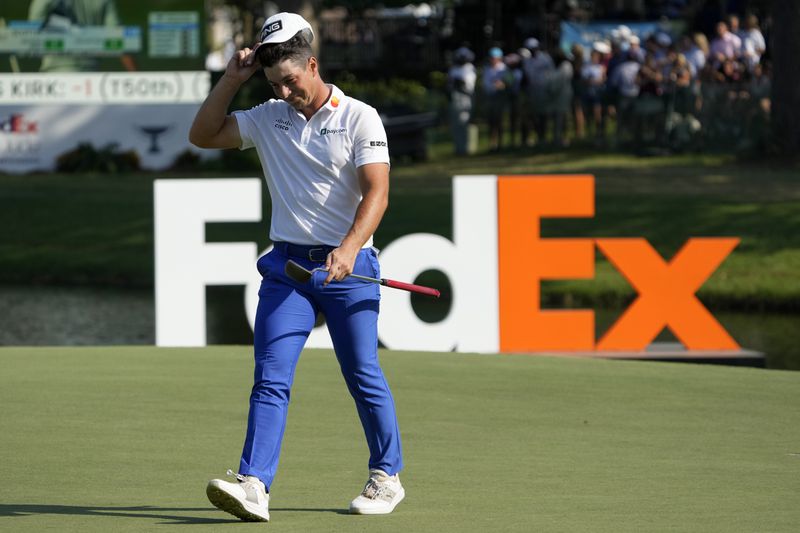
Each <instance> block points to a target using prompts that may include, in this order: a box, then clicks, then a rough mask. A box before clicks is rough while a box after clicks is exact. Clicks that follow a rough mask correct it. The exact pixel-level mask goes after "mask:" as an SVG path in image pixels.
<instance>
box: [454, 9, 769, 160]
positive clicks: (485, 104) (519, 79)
mask: <svg viewBox="0 0 800 533" xmlns="http://www.w3.org/2000/svg"><path fill="white" fill-rule="evenodd" d="M710 37H711V38H710V39H709V36H706V35H705V34H703V33H687V34H684V35H680V36H678V37H677V38H674V37H673V36H672V35H670V34H669V33H668V32H666V31H655V32H653V33H651V34H647V35H641V36H639V35H636V34H635V33H634V32H633V31H632V30H631V29H630V28H628V27H627V26H624V25H621V26H619V27H617V28H616V29H615V30H613V31H612V32H611V34H610V36H609V38H608V39H604V40H599V41H596V42H594V43H592V44H591V46H582V45H581V44H577V43H576V44H573V45H572V47H571V48H570V49H569V51H567V50H564V49H562V48H561V47H558V48H556V49H554V50H551V51H547V50H544V49H543V48H542V47H541V46H540V43H539V41H538V40H537V39H536V38H534V37H530V38H528V39H526V40H525V41H524V42H523V43H522V44H523V46H522V47H521V48H519V49H517V50H515V51H514V52H510V53H505V52H504V51H503V50H502V49H500V48H499V47H493V48H491V49H490V50H489V53H488V58H487V59H486V61H485V62H484V64H483V66H482V68H480V69H477V70H476V68H475V66H474V64H473V62H474V61H475V56H474V54H473V53H472V52H471V51H470V50H469V49H467V48H463V47H462V48H459V49H458V50H456V52H455V53H454V65H453V67H452V68H451V70H450V72H449V73H448V89H449V92H450V96H451V98H450V105H451V112H450V120H451V128H452V131H453V135H454V140H455V144H456V152H457V153H459V154H463V153H466V150H467V148H466V144H465V143H466V139H467V130H468V128H469V127H470V123H471V122H475V120H476V119H478V118H483V119H485V123H486V125H487V127H488V133H489V148H490V150H492V151H498V150H502V149H503V148H506V147H516V148H519V147H529V146H535V145H537V144H540V145H541V144H545V145H552V146H557V147H564V146H567V145H569V144H570V142H572V141H573V140H580V141H589V142H592V143H594V144H596V145H597V146H607V145H612V146H619V147H625V146H631V147H636V148H643V147H660V148H667V149H670V150H682V149H693V148H699V147H700V146H703V145H704V144H706V145H707V144H710V143H718V144H720V145H722V146H726V147H729V148H734V149H736V148H741V147H743V146H745V145H746V144H747V143H749V142H754V141H753V140H754V139H758V138H759V135H760V134H762V133H763V132H764V131H766V121H767V118H768V116H769V105H770V100H769V97H770V72H769V62H768V61H766V60H765V53H766V52H767V44H766V41H765V39H764V36H763V34H762V32H761V30H760V28H759V21H758V19H757V18H756V17H755V16H753V15H748V16H747V17H746V18H745V20H744V24H743V27H742V26H740V21H739V18H738V17H737V16H735V15H732V16H729V17H728V18H727V19H726V20H725V21H720V22H719V23H718V24H717V25H716V34H715V35H713V36H710ZM481 115H482V117H481ZM504 143H505V144H504Z"/></svg>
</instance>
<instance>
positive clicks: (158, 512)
mask: <svg viewBox="0 0 800 533" xmlns="http://www.w3.org/2000/svg"><path fill="white" fill-rule="evenodd" d="M207 511H215V509H214V508H213V507H195V508H188V507H153V506H150V505H141V506H136V507H99V506H81V505H45V504H13V503H11V504H8V503H5V504H0V517H8V516H28V515H41V514H52V515H73V516H116V517H124V518H148V519H155V520H165V521H167V523H170V524H225V523H232V522H240V521H241V520H238V519H236V518H227V515H225V516H226V518H206V517H198V516H182V515H179V514H172V513H175V512H177V513H196V512H207ZM270 511H284V512H303V513H309V512H311V513H337V514H349V513H348V512H347V511H346V510H343V509H304V508H283V509H270Z"/></svg>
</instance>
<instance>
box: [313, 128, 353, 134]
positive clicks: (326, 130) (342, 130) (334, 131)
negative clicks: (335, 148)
mask: <svg viewBox="0 0 800 533" xmlns="http://www.w3.org/2000/svg"><path fill="white" fill-rule="evenodd" d="M341 133H347V128H322V129H321V130H319V134H320V135H338V134H341Z"/></svg>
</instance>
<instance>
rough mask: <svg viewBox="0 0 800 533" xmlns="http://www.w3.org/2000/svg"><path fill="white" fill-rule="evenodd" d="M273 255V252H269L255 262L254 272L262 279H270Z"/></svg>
mask: <svg viewBox="0 0 800 533" xmlns="http://www.w3.org/2000/svg"><path fill="white" fill-rule="evenodd" d="M274 253H275V250H271V251H270V252H269V253H267V254H264V255H262V256H261V257H259V258H258V261H256V270H258V273H259V274H261V277H262V278H264V279H269V277H270V270H271V266H270V265H271V264H272V256H273V254H274Z"/></svg>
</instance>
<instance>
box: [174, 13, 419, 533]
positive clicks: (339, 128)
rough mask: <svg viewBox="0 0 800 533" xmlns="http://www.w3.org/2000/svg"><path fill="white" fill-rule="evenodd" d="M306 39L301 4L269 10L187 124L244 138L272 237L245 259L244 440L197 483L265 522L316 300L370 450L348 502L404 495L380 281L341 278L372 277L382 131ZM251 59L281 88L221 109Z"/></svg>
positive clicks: (205, 144) (381, 206)
mask: <svg viewBox="0 0 800 533" xmlns="http://www.w3.org/2000/svg"><path fill="white" fill-rule="evenodd" d="M313 38H314V34H313V31H312V29H311V26H310V25H309V24H308V22H307V21H306V20H305V19H303V18H302V17H301V16H299V15H296V14H293V13H278V14H277V15H273V16H272V17H269V18H268V19H267V20H266V22H265V23H264V26H263V27H262V29H261V33H260V41H259V43H258V44H257V45H255V47H254V48H253V49H252V50H251V49H249V48H245V49H243V50H240V51H238V52H237V53H236V55H235V56H234V57H233V58H232V59H231V61H230V62H229V63H228V65H227V67H226V70H225V73H224V75H223V76H222V78H221V79H220V80H219V82H218V83H217V84H216V86H215V87H214V88H213V90H212V91H211V92H210V93H209V95H208V97H207V98H206V100H205V102H204V103H203V104H202V105H201V107H200V109H199V111H198V113H197V116H196V118H195V120H194V123H193V124H192V127H191V130H190V133H189V140H190V141H191V142H192V143H194V144H195V145H197V146H199V147H202V148H239V149H247V148H255V149H256V150H257V152H258V156H259V159H260V160H261V164H262V167H263V170H264V176H265V178H266V181H267V186H268V188H269V192H270V197H271V199H272V220H271V223H270V240H271V241H272V243H273V248H272V250H271V251H270V252H269V253H267V254H266V255H264V256H262V257H260V258H259V260H258V262H257V265H256V267H257V268H258V271H259V273H260V274H261V275H262V278H263V279H262V282H261V288H260V290H259V301H258V310H257V313H256V320H255V328H254V352H255V379H254V385H253V388H252V392H251V395H250V413H249V416H248V423H247V432H246V436H245V442H244V449H243V451H242V456H241V461H240V463H239V469H238V473H236V474H234V473H233V472H231V471H229V474H230V475H233V476H235V478H236V479H235V481H234V482H228V481H225V480H222V479H214V480H211V481H210V482H209V483H208V486H207V488H206V493H207V495H208V498H209V500H210V501H211V502H212V503H213V504H214V505H215V506H216V507H218V508H219V509H222V510H223V511H226V512H228V513H231V514H233V515H234V516H237V517H238V518H240V519H242V520H246V521H268V520H269V505H268V503H269V487H270V485H271V484H272V481H273V478H274V476H275V472H276V470H277V466H278V457H279V455H280V448H281V440H282V438H283V432H284V428H285V427H286V415H287V408H288V403H289V396H290V389H291V384H292V380H293V378H294V371H295V367H296V364H297V361H298V358H299V356H300V352H301V350H302V349H303V346H304V344H305V342H306V339H307V338H308V335H309V333H310V332H311V330H312V328H313V327H314V324H315V320H316V316H317V313H318V312H320V313H322V314H323V315H324V316H325V319H326V322H327V326H328V331H329V332H330V335H331V339H332V340H333V345H334V347H335V351H336V357H337V359H338V361H339V366H340V368H341V372H342V375H343V376H344V379H345V382H346V384H347V387H348V389H349V391H350V393H351V395H352V396H353V399H354V400H355V404H356V410H357V411H358V415H359V417H360V419H361V424H362V426H363V428H364V434H365V436H366V440H367V446H368V448H369V453H370V455H369V463H368V466H369V479H368V481H367V483H366V485H365V487H364V489H363V491H362V492H361V494H360V495H359V496H358V497H356V498H355V499H354V500H353V501H352V502H351V503H350V512H352V513H357V514H386V513H390V512H392V510H394V508H395V506H396V505H397V504H398V503H399V502H400V501H401V500H402V499H403V497H404V496H405V490H404V489H403V486H402V485H401V484H400V478H399V476H398V472H399V471H400V470H401V469H402V467H403V459H402V451H401V445H400V433H399V430H398V425H397V416H396V413H395V407H394V400H393V398H392V394H391V392H390V390H389V387H388V385H387V383H386V380H385V378H384V375H383V372H382V371H381V367H380V365H379V363H378V354H377V347H378V336H377V319H378V307H379V299H380V294H379V292H378V286H377V285H374V284H368V283H364V282H361V281H359V280H356V279H354V278H352V277H349V275H350V274H351V273H353V274H360V275H366V276H369V277H380V275H379V270H380V266H379V265H378V260H377V254H376V251H375V249H374V248H373V247H372V235H373V233H374V232H375V230H376V228H377V227H378V224H379V223H380V221H381V218H382V217H383V214H384V211H385V210H386V206H387V203H388V189H389V152H388V147H387V142H386V132H385V130H384V128H383V125H382V123H381V119H380V117H379V116H378V113H377V111H376V110H375V109H374V108H372V107H370V106H368V105H367V104H365V103H363V102H360V101H358V100H356V99H354V98H351V97H349V96H347V95H345V94H344V93H343V92H342V91H341V90H339V89H338V88H337V87H335V86H333V85H331V84H326V83H325V82H324V81H323V80H322V78H321V74H320V66H319V62H318V60H317V58H316V57H314V55H313V53H312V49H311V44H310V43H311V41H312V39H313ZM258 70H263V72H264V74H265V75H266V78H267V81H268V83H269V84H270V86H271V87H272V90H273V91H274V93H275V95H276V96H277V97H278V98H277V99H273V100H269V101H267V102H264V103H262V104H260V105H258V106H256V107H253V108H252V109H248V110H243V111H236V112H234V113H233V114H231V115H228V114H227V109H228V106H229V105H230V103H231V101H232V99H233V97H234V96H235V94H236V93H237V91H238V90H239V88H240V87H241V86H242V84H243V83H244V82H245V81H247V80H248V79H249V78H250V77H251V76H252V75H253V74H254V73H255V72H256V71H258ZM290 259H291V260H293V261H295V262H297V263H299V264H300V265H301V266H303V267H304V268H307V269H309V270H311V269H315V268H318V269H320V271H317V272H316V273H315V275H314V277H313V278H312V280H311V282H309V283H298V282H297V281H295V280H293V279H291V278H289V277H288V276H287V275H286V274H285V271H284V268H285V265H286V263H287V261H288V260H290ZM322 269H324V271H322Z"/></svg>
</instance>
